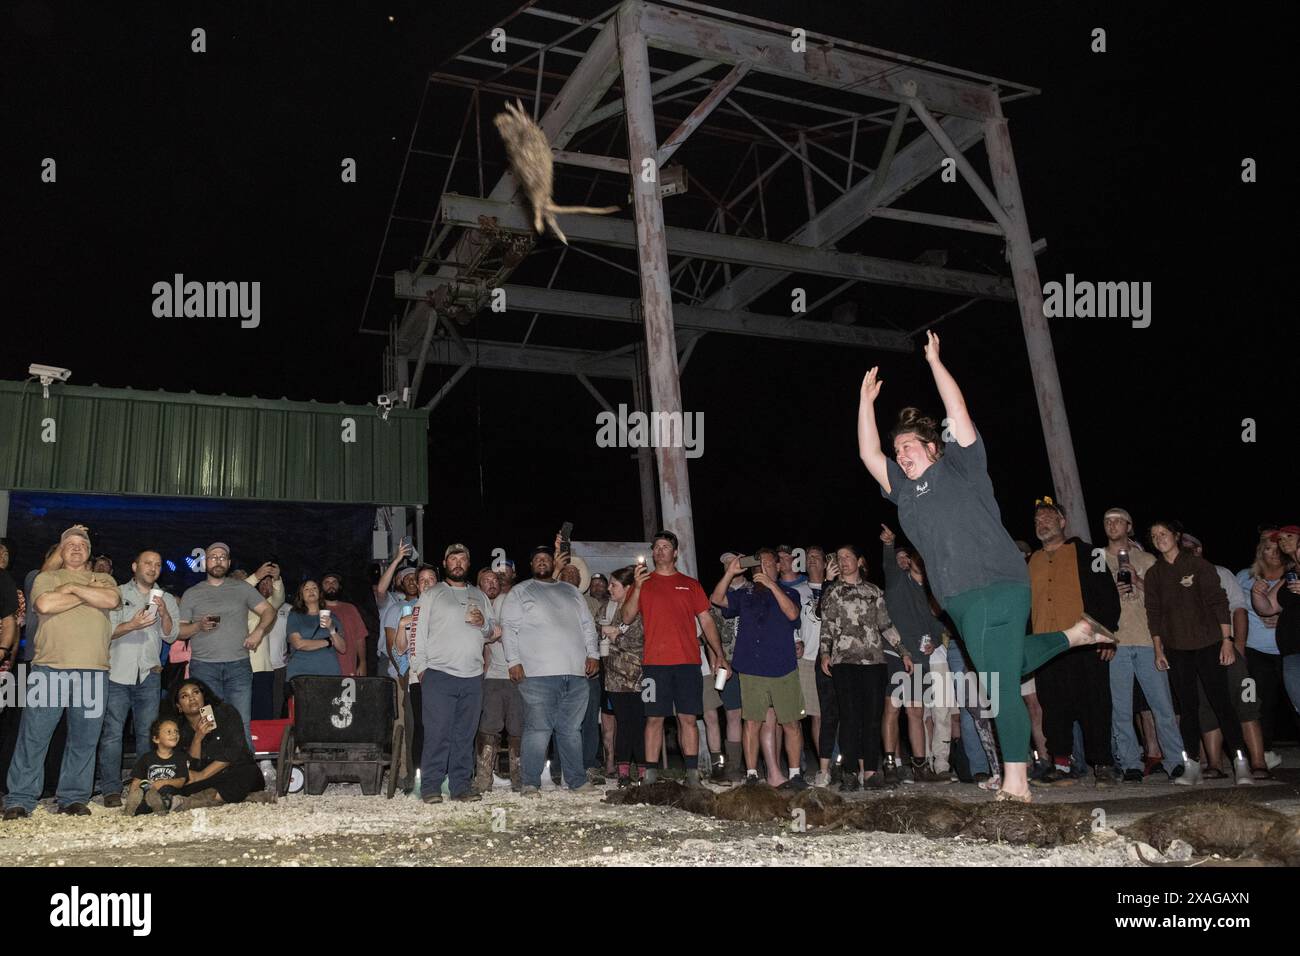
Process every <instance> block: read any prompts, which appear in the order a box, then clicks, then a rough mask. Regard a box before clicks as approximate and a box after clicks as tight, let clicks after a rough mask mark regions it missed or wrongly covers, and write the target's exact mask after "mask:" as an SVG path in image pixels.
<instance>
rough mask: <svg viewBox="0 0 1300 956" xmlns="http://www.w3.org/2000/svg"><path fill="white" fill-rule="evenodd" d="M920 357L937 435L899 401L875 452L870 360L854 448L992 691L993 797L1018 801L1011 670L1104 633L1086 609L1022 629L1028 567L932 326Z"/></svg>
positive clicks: (1021, 744)
mask: <svg viewBox="0 0 1300 956" xmlns="http://www.w3.org/2000/svg"><path fill="white" fill-rule="evenodd" d="M925 360H926V362H928V363H929V365H930V371H931V373H932V374H933V375H934V383H935V385H936V386H937V387H938V389H939V397H940V398H941V399H942V400H943V408H944V415H945V416H946V420H945V422H944V424H945V426H946V427H945V431H944V434H943V436H942V439H941V438H940V435H939V431H938V427H937V425H936V423H935V421H934V420H933V419H931V418H926V417H923V416H922V415H921V413H920V411H919V410H917V409H915V408H905V409H903V411H902V412H901V413H900V414H899V419H898V424H897V425H896V426H895V427H894V429H893V432H892V433H891V435H890V440H891V441H890V443H891V445H892V450H893V453H894V457H893V458H889V457H887V456H886V455H885V453H884V451H883V450H882V449H881V443H880V433H879V432H878V431H877V429H876V410H875V403H876V398H877V397H878V396H879V395H880V389H881V387H882V386H883V384H884V383H883V382H882V381H881V380H880V379H879V378H877V371H878V369H876V368H872V369H871V370H870V371H868V372H867V374H866V377H865V378H864V379H863V380H862V390H861V394H860V397H859V404H858V452H859V454H860V455H861V457H862V462H863V464H865V465H866V466H867V471H869V472H870V473H871V476H872V477H873V478H875V479H876V481H877V483H879V485H880V490H881V494H882V495H884V497H886V498H888V499H889V500H890V501H892V502H894V504H896V505H897V506H898V520H899V523H900V524H901V525H902V526H903V531H904V532H905V533H906V534H907V536H908V538H910V539H911V540H912V542H913V543H914V544H915V545H916V546H917V547H918V548H919V549H920V551H921V553H922V554H924V555H925V556H926V558H927V565H928V570H929V575H930V587H931V590H932V591H933V593H934V596H935V599H936V600H937V601H938V602H939V604H940V605H941V606H942V607H943V608H944V610H946V611H947V612H948V613H949V614H950V615H951V616H952V619H953V620H954V621H955V622H956V624H957V627H958V629H959V630H960V631H961V635H962V638H963V640H964V641H965V644H966V649H967V651H968V653H969V654H970V657H971V660H972V661H973V662H974V664H975V668H976V670H977V671H978V672H979V675H980V683H981V684H986V685H987V686H988V687H989V693H990V694H993V693H995V692H996V695H997V705H996V706H997V707H998V710H997V716H996V718H995V720H996V723H997V727H998V736H999V737H1000V738H1001V743H1002V754H1003V757H1004V758H1007V757H1010V758H1012V759H1011V760H1005V759H1004V764H1003V781H1002V789H1000V790H999V791H998V794H997V799H999V800H1016V801H1019V802H1021V803H1028V802H1029V799H1030V798H1029V780H1028V776H1027V773H1026V764H1025V757H1026V756H1027V754H1028V753H1029V713H1028V711H1026V710H1025V705H1024V702H1023V701H1022V700H1021V697H1020V677H1021V675H1022V674H1028V673H1030V672H1031V671H1033V670H1035V669H1036V668H1038V667H1040V666H1042V665H1043V664H1044V663H1046V662H1047V661H1049V660H1051V659H1052V658H1053V657H1055V656H1056V655H1058V654H1060V653H1061V652H1063V651H1065V650H1067V649H1069V648H1071V647H1077V646H1079V645H1081V644H1096V643H1103V642H1104V643H1113V642H1112V640H1111V638H1109V637H1105V636H1103V635H1102V634H1100V633H1099V632H1097V631H1096V630H1094V623H1093V622H1092V621H1090V620H1088V619H1087V618H1086V617H1085V618H1082V619H1080V620H1079V621H1077V622H1076V623H1075V624H1073V625H1071V626H1070V628H1068V629H1067V630H1065V631H1055V632H1052V633H1048V634H1031V635H1028V636H1026V635H1025V624H1026V622H1027V621H1028V620H1029V609H1030V592H1029V572H1028V571H1027V570H1026V569H1025V561H1024V558H1023V557H1022V556H1021V554H1020V551H1019V549H1018V548H1017V547H1016V545H1015V542H1014V541H1012V540H1011V536H1010V535H1009V534H1007V532H1006V529H1005V528H1004V527H1003V526H1002V517H1001V513H1000V512H999V510H998V504H997V501H996V499H995V498H994V497H993V483H992V481H990V480H989V474H988V459H987V458H986V457H985V450H984V442H983V440H982V439H981V438H980V435H979V432H978V431H976V429H975V423H974V422H973V421H972V420H971V417H970V413H969V412H968V411H967V410H966V400H965V399H964V398H963V397H962V394H961V389H960V388H958V387H957V381H956V380H955V379H954V378H953V377H952V374H951V373H950V372H949V371H948V370H947V369H946V368H945V367H944V365H943V363H942V362H940V361H939V337H938V336H937V335H935V334H934V333H933V332H926V344H925ZM995 676H996V679H997V684H996V687H994V686H993V684H992V681H993V678H994V677H995Z"/></svg>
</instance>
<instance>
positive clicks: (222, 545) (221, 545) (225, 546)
mask: <svg viewBox="0 0 1300 956" xmlns="http://www.w3.org/2000/svg"><path fill="white" fill-rule="evenodd" d="M217 548H220V549H221V550H222V551H224V552H226V555H227V556H229V555H230V545H228V544H226V542H224V541H213V542H212V543H211V544H210V545H208V546H207V547H206V548H205V549H204V550H205V551H214V550H216V549H217Z"/></svg>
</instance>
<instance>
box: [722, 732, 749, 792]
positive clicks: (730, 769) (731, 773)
mask: <svg viewBox="0 0 1300 956" xmlns="http://www.w3.org/2000/svg"><path fill="white" fill-rule="evenodd" d="M726 746H727V764H726V766H725V767H724V772H725V774H726V778H727V780H728V781H730V782H731V783H739V782H740V781H742V780H744V779H745V754H744V751H743V750H742V749H741V746H740V741H739V740H728V741H727V743H726Z"/></svg>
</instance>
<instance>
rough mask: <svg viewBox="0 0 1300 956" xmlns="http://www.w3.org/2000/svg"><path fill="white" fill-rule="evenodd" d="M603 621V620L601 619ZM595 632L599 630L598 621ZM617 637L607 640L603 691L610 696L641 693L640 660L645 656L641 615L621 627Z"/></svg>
mask: <svg viewBox="0 0 1300 956" xmlns="http://www.w3.org/2000/svg"><path fill="white" fill-rule="evenodd" d="M601 619H603V618H601ZM601 619H598V621H597V624H596V630H597V631H599V630H600V627H601V625H600V623H599V620H601ZM621 630H622V632H623V633H621V634H620V635H619V636H618V637H612V638H610V639H609V656H608V657H606V658H605V690H607V691H609V692H610V693H611V694H620V693H629V692H632V691H635V692H637V693H640V692H641V659H642V657H643V656H644V654H645V631H643V630H642V629H641V615H640V614H638V615H637V616H636V617H634V618H632V623H631V624H628V625H626V626H625V627H623V628H622V629H621Z"/></svg>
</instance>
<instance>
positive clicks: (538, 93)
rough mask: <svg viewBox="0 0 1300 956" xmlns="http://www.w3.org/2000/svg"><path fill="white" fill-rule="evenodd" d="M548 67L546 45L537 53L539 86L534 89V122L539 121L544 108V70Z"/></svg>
mask: <svg viewBox="0 0 1300 956" xmlns="http://www.w3.org/2000/svg"><path fill="white" fill-rule="evenodd" d="M545 68H546V47H542V49H541V50H540V51H539V52H538V54H537V86H536V88H535V89H534V91H533V122H534V123H536V122H537V117H538V114H539V112H540V111H541V108H542V70H544V69H545Z"/></svg>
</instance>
